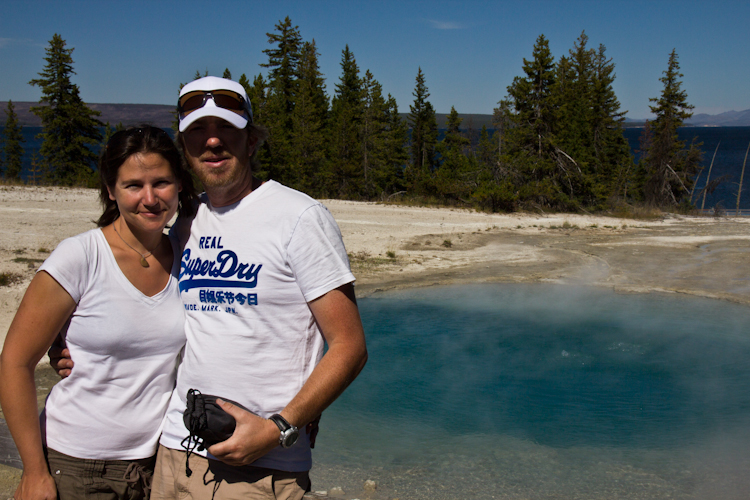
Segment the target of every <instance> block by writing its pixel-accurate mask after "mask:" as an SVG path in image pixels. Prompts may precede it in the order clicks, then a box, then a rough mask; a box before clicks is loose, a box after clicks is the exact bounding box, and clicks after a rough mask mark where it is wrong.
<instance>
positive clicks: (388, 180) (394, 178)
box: [376, 94, 409, 195]
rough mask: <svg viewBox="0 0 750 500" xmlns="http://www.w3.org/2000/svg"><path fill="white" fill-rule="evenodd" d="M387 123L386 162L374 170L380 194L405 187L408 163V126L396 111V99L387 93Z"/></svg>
mask: <svg viewBox="0 0 750 500" xmlns="http://www.w3.org/2000/svg"><path fill="white" fill-rule="evenodd" d="M386 110H387V113H388V124H387V130H388V131H387V134H386V145H385V146H386V153H385V156H386V158H387V161H386V164H385V165H384V167H383V170H381V171H378V172H376V176H377V179H376V183H377V185H378V186H380V189H381V195H383V194H385V193H390V194H394V193H397V192H400V191H403V190H404V189H405V188H406V185H405V181H404V172H405V171H406V169H407V168H408V163H409V150H408V143H409V126H408V125H407V123H406V121H404V120H403V119H402V118H401V115H400V114H399V112H398V104H397V103H396V99H395V98H394V97H393V96H391V94H388V99H387V100H386Z"/></svg>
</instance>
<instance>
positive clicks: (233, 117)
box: [180, 99, 247, 132]
mask: <svg viewBox="0 0 750 500" xmlns="http://www.w3.org/2000/svg"><path fill="white" fill-rule="evenodd" d="M206 116H214V117H216V118H221V119H222V120H226V121H228V122H229V123H231V124H232V125H234V126H235V127H236V128H239V129H243V128H245V127H246V126H247V118H245V117H244V116H242V115H238V114H237V113H235V112H234V111H229V110H228V109H224V108H219V107H218V106H215V105H214V103H213V100H210V99H209V101H208V102H207V103H206V104H205V105H204V106H203V107H202V108H198V109H196V110H195V111H193V112H192V113H190V114H189V115H187V116H186V117H185V118H183V119H181V120H180V132H185V131H186V130H187V129H188V127H189V126H190V125H192V124H193V123H194V122H195V121H196V120H200V119H201V118H204V117H206Z"/></svg>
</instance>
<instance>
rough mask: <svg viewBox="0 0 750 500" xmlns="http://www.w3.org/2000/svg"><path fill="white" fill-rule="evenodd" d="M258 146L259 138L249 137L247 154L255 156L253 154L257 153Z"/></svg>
mask: <svg viewBox="0 0 750 500" xmlns="http://www.w3.org/2000/svg"><path fill="white" fill-rule="evenodd" d="M256 144H258V138H257V137H256V136H253V135H248V136H247V152H248V154H247V155H248V156H253V153H254V152H255V145H256Z"/></svg>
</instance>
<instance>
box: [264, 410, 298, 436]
mask: <svg viewBox="0 0 750 500" xmlns="http://www.w3.org/2000/svg"><path fill="white" fill-rule="evenodd" d="M268 420H270V421H272V422H273V423H274V424H276V427H278V428H279V430H280V431H281V432H282V434H283V433H284V432H285V431H288V430H289V429H291V428H292V427H293V426H292V424H290V423H289V422H287V420H286V419H285V418H284V417H282V416H281V415H279V414H278V413H274V414H273V415H271V416H270V417H268Z"/></svg>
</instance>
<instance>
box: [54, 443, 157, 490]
mask: <svg viewBox="0 0 750 500" xmlns="http://www.w3.org/2000/svg"><path fill="white" fill-rule="evenodd" d="M155 461H156V457H150V458H144V459H142V460H89V459H83V458H75V457H70V456H68V455H64V454H62V453H60V452H58V451H55V450H53V449H51V448H48V449H47V462H48V463H49V470H50V474H52V477H53V478H54V479H55V486H57V497H58V498H59V499H60V500H84V499H85V500H145V499H148V490H149V486H150V485H151V476H152V474H153V472H154V463H155Z"/></svg>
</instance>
